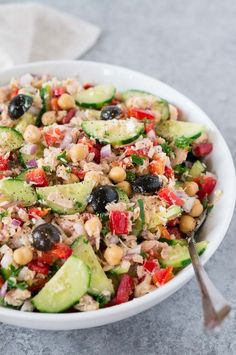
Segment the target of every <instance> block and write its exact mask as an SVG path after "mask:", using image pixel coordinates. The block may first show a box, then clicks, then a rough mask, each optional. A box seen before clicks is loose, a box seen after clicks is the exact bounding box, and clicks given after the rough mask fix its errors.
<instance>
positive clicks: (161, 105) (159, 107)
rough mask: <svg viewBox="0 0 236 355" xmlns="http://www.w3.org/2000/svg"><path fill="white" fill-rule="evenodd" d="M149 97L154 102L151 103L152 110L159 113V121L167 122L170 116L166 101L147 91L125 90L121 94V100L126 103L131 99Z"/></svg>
mask: <svg viewBox="0 0 236 355" xmlns="http://www.w3.org/2000/svg"><path fill="white" fill-rule="evenodd" d="M140 96H141V97H143V98H144V99H145V97H150V96H152V97H153V98H154V99H155V101H154V103H153V109H154V110H155V111H159V112H160V115H161V120H167V119H168V118H169V116H170V110H169V104H168V102H167V101H166V100H164V99H162V98H159V97H157V96H155V95H153V94H151V93H149V92H147V91H142V90H134V89H131V90H127V91H125V92H123V93H122V94H121V97H122V99H123V100H124V101H125V102H127V101H128V100H129V99H130V98H131V97H140Z"/></svg>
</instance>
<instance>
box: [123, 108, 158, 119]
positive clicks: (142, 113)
mask: <svg viewBox="0 0 236 355" xmlns="http://www.w3.org/2000/svg"><path fill="white" fill-rule="evenodd" d="M128 116H129V117H134V118H137V120H144V119H147V120H155V116H154V114H153V113H152V112H151V110H141V109H139V108H137V107H131V108H130V109H129V110H128Z"/></svg>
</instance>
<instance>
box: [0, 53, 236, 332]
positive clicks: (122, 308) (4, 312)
mask: <svg viewBox="0 0 236 355" xmlns="http://www.w3.org/2000/svg"><path fill="white" fill-rule="evenodd" d="M49 65H53V66H54V65H55V66H68V65H78V66H79V65H85V66H86V65H88V66H98V67H100V68H102V67H104V68H105V67H106V68H108V69H110V70H113V71H114V70H115V71H117V70H118V71H123V72H127V74H132V75H134V76H137V75H138V76H140V77H141V78H143V79H144V80H149V81H150V80H152V81H153V83H154V82H155V84H160V85H161V86H162V89H163V88H166V89H168V90H170V91H171V93H172V94H173V95H177V96H178V97H179V98H181V99H182V100H183V101H184V102H185V103H186V105H189V106H190V107H192V108H193V110H195V111H198V112H199V114H200V115H201V116H202V117H203V119H204V121H205V122H206V124H207V125H209V126H210V127H211V129H212V130H213V131H214V132H216V133H217V135H218V137H219V138H221V141H222V143H223V147H224V153H225V154H226V156H227V159H228V163H229V169H230V174H231V175H232V180H233V179H234V181H236V177H235V176H236V175H235V168H234V163H233V159H232V156H231V153H230V150H229V148H228V146H227V143H226V142H225V140H224V138H223V136H222V135H221V133H220V132H219V130H218V128H217V127H216V126H215V124H214V123H213V122H212V121H211V119H210V118H209V117H208V116H207V115H206V113H205V112H204V111H202V110H201V109H200V108H199V107H198V106H197V105H196V104H195V103H193V102H192V101H191V100H190V99H188V98H187V97H186V96H185V95H183V94H182V93H180V92H179V91H178V90H176V89H174V88H173V87H172V86H170V85H167V84H165V83H163V82H162V81H161V80H158V79H156V78H155V77H151V76H149V75H145V74H143V73H140V72H138V71H135V70H132V69H129V68H124V67H121V66H117V65H112V64H107V63H104V62H96V61H87V60H52V61H39V62H34V63H27V64H23V65H17V66H14V67H12V68H7V69H2V70H0V74H4V75H7V74H8V73H9V74H10V73H12V74H11V75H14V74H13V73H14V71H17V70H24V69H25V70H26V71H27V70H28V71H29V70H34V69H35V70H37V69H38V70H39V68H42V67H44V66H45V67H46V66H49ZM162 89H160V90H162ZM235 200H236V184H233V191H232V194H231V198H230V200H229V201H228V204H229V206H230V208H229V209H228V211H229V212H228V213H227V214H225V215H224V220H223V221H222V223H221V229H220V232H219V234H218V237H217V239H215V241H214V243H213V244H212V245H211V248H207V250H206V252H205V253H204V254H203V255H202V257H201V261H202V263H203V264H205V263H206V262H207V261H208V260H209V259H210V258H211V256H212V255H213V254H214V253H215V251H216V250H217V249H218V247H219V245H220V243H221V242H222V240H223V239H224V237H225V235H226V232H227V230H228V227H229V225H230V221H231V219H232V216H233V212H234V207H235ZM193 276H194V271H193V267H192V265H189V266H187V267H185V268H184V269H183V270H182V271H181V272H180V273H179V274H178V275H177V276H176V277H175V278H174V279H172V280H171V281H170V282H168V283H167V284H165V285H163V286H162V287H160V288H158V289H156V290H154V291H152V292H151V293H148V294H146V295H144V296H142V297H139V298H135V299H133V300H131V301H129V302H127V303H123V304H120V305H116V306H112V307H108V308H103V309H99V310H96V311H91V312H75V313H36V312H22V311H19V310H12V309H8V308H4V307H0V317H1V316H3V317H4V319H7V320H6V322H8V321H9V323H11V324H14V321H15V320H16V322H17V321H22V322H23V321H26V322H27V321H31V322H33V321H35V322H37V321H40V322H44V321H45V322H47V324H49V323H50V324H51V325H52V329H53V326H54V327H55V328H54V329H60V328H56V326H55V325H56V324H57V323H58V322H59V321H61V322H63V323H65V324H70V323H71V322H73V321H78V322H79V321H81V322H83V321H85V320H87V321H94V322H95V323H96V320H97V321H98V322H97V323H98V324H106V323H111V322H112V320H111V317H112V316H114V317H118V318H119V315H120V314H121V313H122V314H124V316H122V318H119V319H123V318H126V317H129V316H130V315H127V316H125V313H126V312H127V311H129V313H132V314H137V313H139V312H140V311H144V310H146V309H148V308H150V307H152V306H153V305H155V304H157V303H158V302H160V301H162V300H164V299H165V298H167V297H169V296H170V295H172V294H173V293H175V292H176V291H177V290H178V289H179V288H180V287H182V286H183V285H184V284H186V283H187V282H188V281H189V280H190V279H191V278H192V277H193ZM156 299H158V301H157V300H156ZM139 307H141V310H139ZM130 311H131V312H130ZM104 318H107V319H109V321H103V322H102V321H101V319H103V320H104ZM4 321H5V320H4ZM113 321H116V319H114V320H113ZM25 326H27V325H25ZM34 327H35V328H37V326H34ZM85 327H86V325H85V326H84V327H80V326H79V327H78V328H85ZM39 328H42V327H41V326H40V327H39ZM42 329H43V328H42ZM44 329H49V328H48V326H47V327H45V328H44ZM65 329H75V328H74V327H73V328H65Z"/></svg>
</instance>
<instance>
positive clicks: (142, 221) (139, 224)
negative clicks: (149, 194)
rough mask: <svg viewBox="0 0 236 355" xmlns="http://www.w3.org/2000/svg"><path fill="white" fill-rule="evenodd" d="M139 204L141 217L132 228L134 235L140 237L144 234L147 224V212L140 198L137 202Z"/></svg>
mask: <svg viewBox="0 0 236 355" xmlns="http://www.w3.org/2000/svg"><path fill="white" fill-rule="evenodd" d="M137 203H138V206H139V208H140V214H139V217H138V218H137V219H136V220H135V222H134V225H133V228H132V234H134V235H136V236H138V235H139V234H140V233H141V232H142V230H143V228H144V224H145V211H144V203H143V200H142V199H141V198H140V199H138V200H137Z"/></svg>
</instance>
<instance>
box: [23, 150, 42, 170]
mask: <svg viewBox="0 0 236 355" xmlns="http://www.w3.org/2000/svg"><path fill="white" fill-rule="evenodd" d="M24 151H25V149H24V147H22V148H21V149H20V151H19V161H20V163H21V165H22V166H23V167H24V168H26V169H27V168H28V162H29V161H30V160H37V159H40V158H42V157H43V151H44V147H43V145H41V144H39V145H38V146H37V149H36V152H35V153H34V154H26V153H24Z"/></svg>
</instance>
